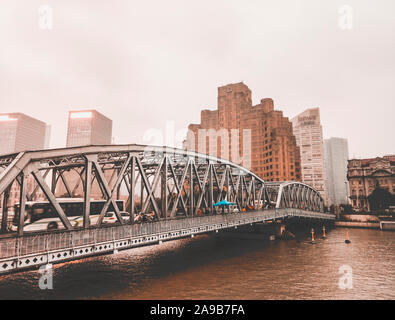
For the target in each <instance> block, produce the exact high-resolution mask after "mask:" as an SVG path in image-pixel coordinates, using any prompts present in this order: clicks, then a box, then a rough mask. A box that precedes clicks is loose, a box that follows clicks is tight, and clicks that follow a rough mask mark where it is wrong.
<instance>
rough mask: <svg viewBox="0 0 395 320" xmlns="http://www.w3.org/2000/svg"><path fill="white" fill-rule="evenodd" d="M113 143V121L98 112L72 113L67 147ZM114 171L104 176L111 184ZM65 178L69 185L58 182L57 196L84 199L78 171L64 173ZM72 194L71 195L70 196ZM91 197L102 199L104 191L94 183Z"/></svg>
mask: <svg viewBox="0 0 395 320" xmlns="http://www.w3.org/2000/svg"><path fill="white" fill-rule="evenodd" d="M111 142H112V120H111V119H109V118H107V117H105V116H104V115H102V114H101V113H100V112H98V111H96V110H83V111H70V112H69V119H68V127H67V142H66V145H67V147H76V146H87V145H109V144H111ZM111 175H112V171H111V170H106V171H104V176H105V177H106V179H107V181H108V182H109V181H110V179H111ZM63 176H64V178H65V180H66V182H67V184H68V186H67V187H66V185H65V184H64V182H63V180H62V179H59V180H58V184H57V187H56V196H58V197H70V196H72V197H82V196H83V189H82V182H81V180H80V179H81V178H80V176H79V175H78V173H77V171H75V170H71V171H69V172H64V173H63ZM70 193H71V194H70ZM91 197H92V198H94V199H101V198H102V197H103V195H102V191H101V189H100V187H99V185H98V184H97V181H94V183H93V185H92V189H91Z"/></svg>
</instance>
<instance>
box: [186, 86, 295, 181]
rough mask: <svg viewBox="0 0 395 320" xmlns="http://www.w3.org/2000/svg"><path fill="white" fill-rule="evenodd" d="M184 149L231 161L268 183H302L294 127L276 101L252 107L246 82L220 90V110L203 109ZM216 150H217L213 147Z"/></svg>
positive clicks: (190, 131) (264, 101)
mask: <svg viewBox="0 0 395 320" xmlns="http://www.w3.org/2000/svg"><path fill="white" fill-rule="evenodd" d="M188 129H189V131H188V136H187V140H186V143H185V147H186V148H187V149H188V150H194V151H198V152H202V153H206V154H210V155H214V156H217V157H220V158H225V159H229V160H231V161H232V162H236V163H238V161H237V159H238V158H240V159H242V161H241V162H240V164H241V165H243V166H244V167H247V168H249V169H251V170H252V171H253V172H254V173H256V174H257V175H259V176H260V177H262V178H263V179H265V180H266V181H284V180H296V181H299V180H300V154H299V148H298V146H297V145H296V141H295V137H294V135H293V134H292V124H291V123H290V121H289V120H288V118H286V117H284V116H283V113H282V111H279V110H274V103H273V100H272V99H270V98H266V99H262V100H261V103H260V104H258V105H256V106H252V100H251V90H250V89H249V88H248V87H247V86H246V85H245V84H244V83H242V82H241V83H235V84H229V85H226V86H222V87H219V88H218V109H217V110H213V111H211V110H203V111H202V112H201V123H200V124H190V125H189V126H188ZM213 147H214V148H213Z"/></svg>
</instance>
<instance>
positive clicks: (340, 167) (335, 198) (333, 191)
mask: <svg viewBox="0 0 395 320" xmlns="http://www.w3.org/2000/svg"><path fill="white" fill-rule="evenodd" d="M324 159H325V175H326V192H327V197H328V204H329V205H340V204H348V202H349V201H348V191H347V190H348V186H347V163H348V162H347V161H348V143H347V139H343V138H330V139H325V140H324Z"/></svg>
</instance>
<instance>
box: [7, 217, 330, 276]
mask: <svg viewBox="0 0 395 320" xmlns="http://www.w3.org/2000/svg"><path fill="white" fill-rule="evenodd" d="M286 217H299V218H312V219H322V220H334V219H335V217H334V215H332V214H325V213H318V212H312V211H306V210H301V209H271V210H265V211H254V212H247V213H232V214H225V215H213V216H203V217H193V218H185V219H177V220H163V221H157V222H152V223H143V224H134V225H123V226H121V225H117V226H111V227H102V228H92V229H80V230H72V231H56V232H47V233H43V234H31V235H27V234H26V235H25V236H23V237H12V238H3V239H0V273H6V272H10V271H16V270H20V269H25V268H29V267H32V266H39V265H43V264H47V263H59V262H62V261H68V260H74V259H78V258H81V257H87V256H92V255H96V254H101V253H111V252H113V251H114V250H120V249H128V248H132V247H137V246H142V245H147V244H154V243H158V242H159V241H164V240H173V239H178V238H182V237H185V236H190V235H194V234H199V233H205V232H210V231H214V230H219V229H226V228H231V227H236V226H241V225H246V224H250V223H256V222H264V221H269V220H273V219H281V218H286Z"/></svg>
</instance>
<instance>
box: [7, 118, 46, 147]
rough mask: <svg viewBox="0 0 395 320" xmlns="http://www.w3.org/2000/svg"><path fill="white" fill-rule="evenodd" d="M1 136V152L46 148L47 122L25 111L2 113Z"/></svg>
mask: <svg viewBox="0 0 395 320" xmlns="http://www.w3.org/2000/svg"><path fill="white" fill-rule="evenodd" d="M0 137H1V138H0V139H1V140H0V154H7V153H14V152H20V151H26V150H40V149H44V146H45V139H46V124H45V123H44V122H42V121H40V120H37V119H34V118H32V117H29V116H27V115H25V114H23V113H2V114H0Z"/></svg>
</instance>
